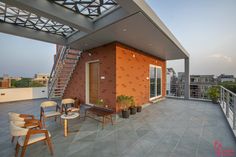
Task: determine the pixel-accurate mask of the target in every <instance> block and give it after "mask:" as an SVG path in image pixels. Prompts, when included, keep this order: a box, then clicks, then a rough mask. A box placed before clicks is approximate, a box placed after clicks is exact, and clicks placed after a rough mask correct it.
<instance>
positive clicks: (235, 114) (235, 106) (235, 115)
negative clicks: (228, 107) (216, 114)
mask: <svg viewBox="0 0 236 157" xmlns="http://www.w3.org/2000/svg"><path fill="white" fill-rule="evenodd" d="M233 97H234V103H233V129H234V130H235V129H236V96H235V95H233Z"/></svg>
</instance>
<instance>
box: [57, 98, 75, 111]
mask: <svg viewBox="0 0 236 157" xmlns="http://www.w3.org/2000/svg"><path fill="white" fill-rule="evenodd" d="M68 105H70V106H68ZM61 106H62V112H64V111H65V106H66V107H68V110H70V111H71V112H79V111H80V108H79V106H76V105H75V100H74V99H71V98H68V99H62V101H61Z"/></svg>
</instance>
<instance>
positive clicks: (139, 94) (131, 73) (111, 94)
mask: <svg viewBox="0 0 236 157" xmlns="http://www.w3.org/2000/svg"><path fill="white" fill-rule="evenodd" d="M90 61H99V63H100V76H101V77H104V78H105V79H100V92H99V99H103V100H104V102H105V103H106V104H107V105H108V106H109V107H110V108H113V109H114V110H116V111H119V106H118V105H116V97H117V96H118V95H121V94H125V95H129V96H134V98H135V102H136V104H139V105H141V104H145V103H148V102H149V95H150V94H149V91H150V87H149V86H150V85H149V84H150V83H149V67H150V65H156V66H160V67H162V97H164V96H165V93H166V92H165V91H166V61H164V60H161V59H159V58H157V57H153V56H150V55H147V54H146V53H144V52H141V51H139V50H136V49H134V48H131V47H129V46H126V45H123V44H121V43H111V44H107V45H104V46H100V47H98V48H94V49H91V50H89V51H87V52H84V53H82V56H81V58H80V60H79V61H78V64H77V67H76V69H75V71H74V73H73V75H72V78H71V80H70V82H69V84H68V86H67V88H66V90H65V93H64V98H67V97H78V98H79V99H80V100H81V102H82V103H84V102H86V95H85V94H86V81H85V80H86V76H85V75H86V73H85V71H86V63H87V62H90Z"/></svg>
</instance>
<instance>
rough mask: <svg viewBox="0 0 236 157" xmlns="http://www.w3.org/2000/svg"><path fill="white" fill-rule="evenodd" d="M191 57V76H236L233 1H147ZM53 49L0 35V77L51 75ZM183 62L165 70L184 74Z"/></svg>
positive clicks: (170, 63)
mask: <svg viewBox="0 0 236 157" xmlns="http://www.w3.org/2000/svg"><path fill="white" fill-rule="evenodd" d="M146 2H148V4H149V5H150V6H151V8H152V9H153V10H154V11H155V12H156V14H157V15H158V16H159V17H160V19H161V20H162V21H163V22H164V23H165V25H166V26H167V27H168V28H169V29H170V31H171V32H172V33H173V34H174V36H175V37H176V38H177V39H178V40H179V41H180V43H181V44H182V46H183V47H184V48H185V49H186V50H187V51H188V52H189V54H190V73H191V74H199V75H200V74H215V75H219V74H221V73H225V74H234V75H235V76H236V0H197V1H196V0H146ZM55 49H56V48H55V45H54V44H49V43H45V42H40V41H36V40H31V39H26V38H21V37H16V36H12V35H7V34H3V33H0V76H2V75H3V74H9V75H10V76H23V77H33V76H34V74H35V73H50V71H51V68H52V64H53V55H54V54H55ZM183 63H184V61H183V60H177V61H168V62H167V67H173V68H174V69H175V70H176V71H177V72H180V71H184V64H183Z"/></svg>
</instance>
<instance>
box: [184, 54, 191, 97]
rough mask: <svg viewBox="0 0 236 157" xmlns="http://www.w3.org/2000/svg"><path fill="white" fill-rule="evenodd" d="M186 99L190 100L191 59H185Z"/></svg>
mask: <svg viewBox="0 0 236 157" xmlns="http://www.w3.org/2000/svg"><path fill="white" fill-rule="evenodd" d="M184 73H185V81H184V99H189V98H190V75H189V58H185V59H184Z"/></svg>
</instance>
